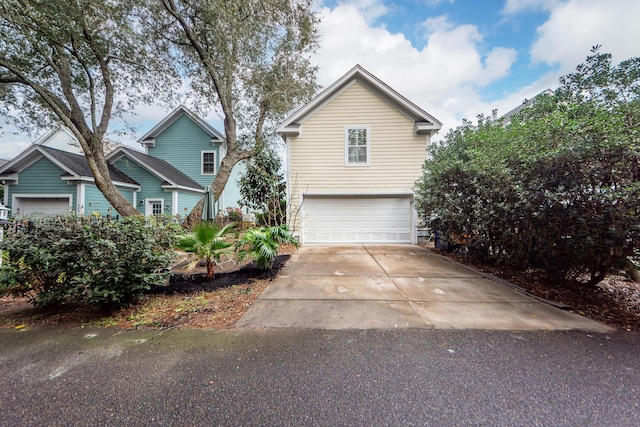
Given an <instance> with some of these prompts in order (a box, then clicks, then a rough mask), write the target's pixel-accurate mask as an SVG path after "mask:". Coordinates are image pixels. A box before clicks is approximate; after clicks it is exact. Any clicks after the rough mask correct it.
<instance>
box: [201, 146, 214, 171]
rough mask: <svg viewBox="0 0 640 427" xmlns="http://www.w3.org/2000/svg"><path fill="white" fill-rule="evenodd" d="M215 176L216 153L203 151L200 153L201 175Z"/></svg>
mask: <svg viewBox="0 0 640 427" xmlns="http://www.w3.org/2000/svg"><path fill="white" fill-rule="evenodd" d="M215 174H216V152H215V151H203V152H202V175H215Z"/></svg>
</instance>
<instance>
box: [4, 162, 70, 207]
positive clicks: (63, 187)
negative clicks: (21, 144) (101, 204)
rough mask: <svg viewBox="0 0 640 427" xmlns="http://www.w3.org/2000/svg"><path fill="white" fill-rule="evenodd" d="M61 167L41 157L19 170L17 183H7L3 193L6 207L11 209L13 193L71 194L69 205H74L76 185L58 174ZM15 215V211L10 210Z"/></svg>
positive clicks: (60, 171)
mask: <svg viewBox="0 0 640 427" xmlns="http://www.w3.org/2000/svg"><path fill="white" fill-rule="evenodd" d="M63 173H64V171H63V170H62V169H60V168H59V167H58V166H56V165H55V164H53V163H52V162H51V161H50V160H49V159H47V158H44V157H43V158H41V159H39V160H37V161H36V162H35V163H33V164H32V165H31V166H29V167H28V168H27V169H26V170H24V171H22V172H20V175H19V177H18V184H17V185H9V186H8V188H9V191H8V194H6V195H5V200H6V201H7V205H6V206H7V207H8V208H10V209H12V207H11V204H12V200H11V199H12V198H13V197H12V196H13V194H72V195H73V198H72V201H71V206H74V207H75V206H76V186H75V185H68V184H67V182H66V181H62V179H61V178H60V176H61V175H62V174H63ZM11 214H13V215H15V214H16V212H11Z"/></svg>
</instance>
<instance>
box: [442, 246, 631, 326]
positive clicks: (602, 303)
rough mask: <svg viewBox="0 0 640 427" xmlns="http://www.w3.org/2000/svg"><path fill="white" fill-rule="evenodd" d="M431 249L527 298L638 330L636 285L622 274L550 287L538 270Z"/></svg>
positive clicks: (609, 323)
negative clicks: (518, 290)
mask: <svg viewBox="0 0 640 427" xmlns="http://www.w3.org/2000/svg"><path fill="white" fill-rule="evenodd" d="M432 250H433V251H434V252H436V253H439V254H440V255H444V256H445V257H448V258H450V259H452V260H454V261H457V262H460V263H462V264H465V265H468V266H470V267H472V268H474V269H476V270H478V271H481V272H485V273H489V274H492V275H494V276H497V277H499V278H501V279H503V280H506V281H507V282H509V283H512V284H514V285H516V286H518V287H519V288H521V289H523V290H524V291H526V292H527V293H530V294H531V295H534V296H537V297H540V298H543V299H545V300H549V301H554V302H558V303H561V304H563V305H565V306H568V307H569V309H570V310H571V311H574V312H576V313H579V314H581V315H584V316H587V317H589V318H592V319H594V320H597V321H599V322H603V323H606V324H608V325H610V326H613V327H615V328H617V329H623V330H628V331H639V330H640V282H634V281H632V280H631V279H630V278H628V277H625V276H624V275H621V274H620V275H610V276H607V277H606V278H605V279H604V280H603V281H602V282H600V283H598V284H597V285H596V286H593V287H590V286H587V285H585V284H582V283H578V282H565V283H562V284H559V285H554V286H551V285H549V284H548V283H547V282H546V280H545V276H544V274H543V272H542V271H540V270H535V269H527V270H524V271H522V270H512V269H509V268H506V267H503V266H492V265H485V264H481V263H479V262H478V261H476V260H474V259H473V258H471V257H469V256H467V255H466V254H460V253H443V252H441V251H439V250H437V249H432Z"/></svg>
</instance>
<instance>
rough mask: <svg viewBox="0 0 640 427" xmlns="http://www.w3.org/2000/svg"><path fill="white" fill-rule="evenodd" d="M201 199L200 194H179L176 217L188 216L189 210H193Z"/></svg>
mask: <svg viewBox="0 0 640 427" xmlns="http://www.w3.org/2000/svg"><path fill="white" fill-rule="evenodd" d="M201 198H202V194H194V193H186V192H180V193H179V194H178V211H177V212H178V215H180V217H181V218H184V217H185V216H186V215H189V212H191V209H193V207H194V206H195V205H196V203H198V201H200V199H201Z"/></svg>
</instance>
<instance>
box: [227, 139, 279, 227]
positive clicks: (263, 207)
mask: <svg viewBox="0 0 640 427" xmlns="http://www.w3.org/2000/svg"><path fill="white" fill-rule="evenodd" d="M280 168H281V162H280V158H279V157H278V156H277V154H276V153H274V152H273V151H271V150H263V151H262V152H261V153H257V154H256V155H255V156H254V157H253V158H252V159H251V161H250V162H249V163H248V164H247V170H246V172H245V174H244V175H243V176H242V177H240V180H239V182H238V183H239V185H240V195H241V196H242V200H241V201H240V203H241V204H242V205H243V206H246V207H248V208H249V209H251V210H253V211H256V212H257V214H258V217H259V218H261V220H260V221H258V222H261V223H263V225H282V224H285V223H286V203H287V201H286V196H287V194H286V188H287V185H286V182H285V180H284V175H282V173H281V172H280Z"/></svg>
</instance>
